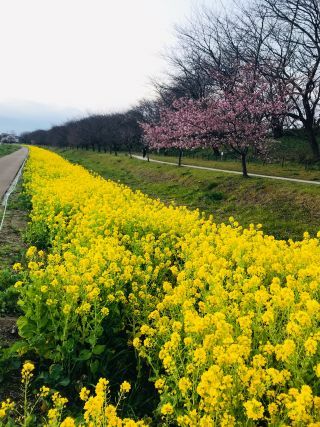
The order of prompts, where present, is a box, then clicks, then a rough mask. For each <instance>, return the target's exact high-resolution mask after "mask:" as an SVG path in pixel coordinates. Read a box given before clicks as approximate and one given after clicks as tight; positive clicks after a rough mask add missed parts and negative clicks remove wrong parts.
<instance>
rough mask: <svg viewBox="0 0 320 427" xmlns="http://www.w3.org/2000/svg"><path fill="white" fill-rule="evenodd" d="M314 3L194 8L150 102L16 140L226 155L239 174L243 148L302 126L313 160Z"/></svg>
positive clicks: (318, 41) (257, 149)
mask: <svg viewBox="0 0 320 427" xmlns="http://www.w3.org/2000/svg"><path fill="white" fill-rule="evenodd" d="M319 28H320V3H319V0H251V1H248V2H247V7H246V8H240V9H238V11H236V12H234V13H233V14H232V15H230V14H229V15H226V16H221V15H217V14H216V13H215V12H214V11H213V10H211V9H207V8H203V9H201V10H200V11H199V12H198V13H197V15H196V16H193V17H192V20H191V21H190V23H189V24H187V25H185V26H184V27H180V28H177V45H176V46H175V49H174V51H173V52H171V53H169V54H168V56H167V58H168V62H169V64H170V67H169V70H170V71H168V74H167V76H166V78H165V79H164V81H154V82H153V83H154V87H155V89H156V94H157V96H156V98H155V99H154V100H150V101H142V102H140V103H139V105H138V106H136V107H135V108H133V109H131V110H129V111H127V112H125V113H115V114H108V115H94V116H90V117H86V118H83V119H80V120H73V121H70V122H68V123H66V124H64V125H62V126H55V127H53V128H52V129H50V130H49V131H35V132H32V133H29V134H25V135H23V138H24V139H25V141H26V142H33V143H36V144H43V145H45V144H47V145H57V146H66V145H68V146H72V147H82V148H87V149H88V148H92V149H97V150H104V151H110V152H111V151H114V152H115V153H116V152H117V151H118V150H121V149H125V150H128V151H129V152H131V151H132V150H138V149H139V150H140V149H141V148H142V146H144V147H145V148H147V149H157V150H159V149H163V148H165V149H168V148H175V149H178V151H179V153H180V161H181V154H182V150H190V149H195V148H199V147H202V148H204V147H206V148H207V147H211V148H212V149H213V150H215V152H216V153H219V152H220V151H222V150H223V151H225V150H226V149H227V150H232V151H233V152H235V153H236V154H237V155H238V156H239V157H240V158H241V160H242V165H243V174H244V175H245V176H246V175H247V171H246V157H247V155H248V153H249V152H251V153H254V154H255V155H264V156H267V153H268V149H269V147H270V141H271V139H270V136H273V138H279V137H281V136H282V134H283V131H284V129H291V128H293V127H296V128H301V127H302V128H304V129H305V132H306V134H307V135H308V141H309V144H310V149H311V152H312V154H313V160H314V161H315V162H318V161H320V151H319V145H318V141H317V139H316V130H317V128H318V127H319V121H320V120H319V100H320V71H319V64H320V31H319Z"/></svg>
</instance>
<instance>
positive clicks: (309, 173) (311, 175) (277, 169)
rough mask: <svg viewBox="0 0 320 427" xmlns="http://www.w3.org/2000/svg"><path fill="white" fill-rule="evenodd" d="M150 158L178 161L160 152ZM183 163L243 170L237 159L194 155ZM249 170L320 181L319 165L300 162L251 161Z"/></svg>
mask: <svg viewBox="0 0 320 427" xmlns="http://www.w3.org/2000/svg"><path fill="white" fill-rule="evenodd" d="M150 159H155V160H164V161H166V162H173V163H177V162H178V158H177V157H173V156H164V155H158V154H151V155H150ZM182 164H185V165H196V166H205V167H209V168H210V167H212V168H217V169H226V170H233V171H239V172H241V163H240V161H236V160H228V161H221V160H216V161H215V160H205V159H201V158H196V157H195V158H192V157H184V158H183V159H182ZM248 172H249V174H250V172H252V173H258V174H262V175H275V176H283V177H287V178H298V179H306V180H310V181H320V169H319V167H318V166H314V167H313V168H309V169H307V170H306V168H305V167H304V166H303V165H301V164H298V163H289V162H284V165H283V167H282V166H281V164H276V163H272V164H265V165H264V164H263V163H258V162H249V163H248Z"/></svg>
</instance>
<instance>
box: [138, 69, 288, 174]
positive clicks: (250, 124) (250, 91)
mask: <svg viewBox="0 0 320 427" xmlns="http://www.w3.org/2000/svg"><path fill="white" fill-rule="evenodd" d="M215 77H216V81H217V86H216V90H215V91H214V92H213V93H212V94H211V95H210V96H207V97H205V98H202V99H200V100H187V99H179V100H176V101H175V102H173V104H172V106H171V107H170V108H163V109H162V110H161V112H160V120H159V122H158V123H156V124H144V125H142V127H143V130H144V135H145V138H146V139H147V141H148V143H149V146H150V147H151V148H153V149H159V148H178V149H179V150H180V152H181V151H182V150H183V149H193V148H197V147H208V146H210V147H213V148H219V149H223V148H224V147H226V148H228V149H230V150H232V151H234V152H235V153H236V154H237V155H238V156H239V157H240V158H241V162H242V172H243V176H244V177H247V176H248V172H247V161H246V159H247V154H248V152H249V151H250V150H252V151H253V152H254V153H255V154H266V152H267V150H268V146H269V144H270V142H269V141H270V140H269V139H268V138H267V136H268V133H269V131H270V121H271V118H272V117H274V116H275V115H281V114H283V113H284V111H285V99H284V97H285V95H284V93H285V92H284V91H281V93H280V94H278V95H275V94H274V93H273V94H272V97H271V96H270V85H269V83H268V81H267V80H266V79H265V78H264V77H263V76H262V75H259V74H257V72H256V70H255V69H254V67H252V66H248V65H245V66H239V67H238V68H237V69H236V71H235V72H234V73H233V74H231V75H230V74H229V75H228V77H226V76H225V75H222V74H219V75H218V74H217V75H216V76H215ZM179 164H181V156H180V159H179Z"/></svg>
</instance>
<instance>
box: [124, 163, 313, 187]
mask: <svg viewBox="0 0 320 427" xmlns="http://www.w3.org/2000/svg"><path fill="white" fill-rule="evenodd" d="M132 157H134V158H135V159H138V160H147V158H146V157H142V156H132ZM149 161H150V162H153V163H162V164H164V165H173V166H177V164H176V163H172V162H163V161H161V160H154V159H149ZM181 166H182V167H184V168H191V169H202V170H207V171H213V172H223V173H231V174H235V175H242V172H237V171H231V170H227V169H218V168H209V167H206V166H195V165H181ZM249 176H254V177H257V178H269V179H277V180H279V181H289V182H299V183H301V184H315V185H320V181H308V180H306V179H297V178H285V177H283V176H273V175H262V174H258V173H249Z"/></svg>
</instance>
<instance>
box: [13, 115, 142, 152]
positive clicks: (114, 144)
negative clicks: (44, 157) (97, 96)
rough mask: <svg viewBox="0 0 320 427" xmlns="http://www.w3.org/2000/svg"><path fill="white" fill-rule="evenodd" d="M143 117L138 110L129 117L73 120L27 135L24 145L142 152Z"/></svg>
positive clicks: (92, 117) (93, 116)
mask: <svg viewBox="0 0 320 427" xmlns="http://www.w3.org/2000/svg"><path fill="white" fill-rule="evenodd" d="M140 120H143V117H142V115H141V113H140V112H139V110H138V109H136V110H130V111H128V112H126V113H114V114H96V115H91V116H88V117H84V118H80V119H75V120H71V121H69V122H67V123H65V124H63V125H60V126H53V127H52V128H51V129H49V130H47V131H45V130H36V131H34V132H28V133H24V134H22V136H21V139H22V141H23V142H26V143H31V144H36V145H47V146H57V147H67V146H68V147H73V148H83V149H87V150H88V149H92V150H97V151H104V152H107V151H109V152H114V153H115V154H117V152H118V151H119V150H128V151H129V152H131V151H132V150H136V149H140V147H141V128H140V126H139V121H140Z"/></svg>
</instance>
